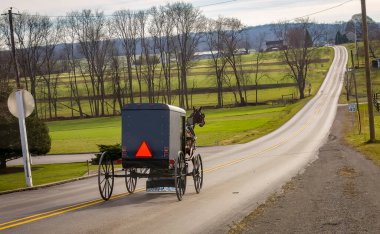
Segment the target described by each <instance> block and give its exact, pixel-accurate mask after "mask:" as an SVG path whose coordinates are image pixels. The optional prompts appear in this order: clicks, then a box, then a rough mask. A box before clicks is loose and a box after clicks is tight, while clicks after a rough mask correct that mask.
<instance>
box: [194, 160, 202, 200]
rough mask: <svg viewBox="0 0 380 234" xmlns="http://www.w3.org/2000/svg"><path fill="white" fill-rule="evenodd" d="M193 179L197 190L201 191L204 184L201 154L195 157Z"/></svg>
mask: <svg viewBox="0 0 380 234" xmlns="http://www.w3.org/2000/svg"><path fill="white" fill-rule="evenodd" d="M193 179H194V187H195V191H196V192H197V193H199V192H200V191H201V189H202V185H203V163H202V158H201V156H200V155H199V154H198V155H197V156H196V157H195V160H194V170H193Z"/></svg>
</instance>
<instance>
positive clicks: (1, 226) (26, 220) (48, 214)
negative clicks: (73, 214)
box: [0, 188, 145, 231]
mask: <svg viewBox="0 0 380 234" xmlns="http://www.w3.org/2000/svg"><path fill="white" fill-rule="evenodd" d="M144 190H145V189H143V188H139V189H136V191H135V192H136V193H138V192H142V191H144ZM128 195H129V194H128V193H121V194H117V195H115V196H113V197H111V198H110V200H114V199H117V198H121V197H126V196H128ZM102 202H104V200H103V199H96V200H92V201H88V202H82V203H79V204H76V205H71V206H66V207H63V208H59V209H56V210H51V211H47V212H42V213H38V214H34V215H30V216H25V217H23V218H20V219H15V220H12V221H9V222H5V223H1V224H0V231H1V230H5V229H8V228H11V227H15V226H19V225H22V224H27V223H31V222H34V221H37V220H40V219H45V218H49V217H52V216H56V215H59V214H64V213H67V212H69V211H74V210H78V209H82V208H85V207H88V206H92V205H95V204H99V203H102Z"/></svg>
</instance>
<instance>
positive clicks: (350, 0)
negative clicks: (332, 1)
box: [293, 0, 354, 20]
mask: <svg viewBox="0 0 380 234" xmlns="http://www.w3.org/2000/svg"><path fill="white" fill-rule="evenodd" d="M352 1H354V0H348V1H345V2H342V3H339V4H338V5H335V6H332V7H329V8H326V9H323V10H320V11H316V12H313V13H310V14H307V15H304V16H300V17H296V18H294V19H293V20H297V19H302V18H306V17H309V16H312V15H316V14H319V13H322V12H325V11H329V10H332V9H335V8H338V7H341V6H343V5H345V4H347V3H349V2H352Z"/></svg>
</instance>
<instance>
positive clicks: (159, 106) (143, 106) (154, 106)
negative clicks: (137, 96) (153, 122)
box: [122, 103, 186, 115]
mask: <svg viewBox="0 0 380 234" xmlns="http://www.w3.org/2000/svg"><path fill="white" fill-rule="evenodd" d="M122 110H170V111H174V112H178V113H181V114H184V115H186V111H185V110H184V109H182V108H179V107H176V106H172V105H168V104H163V103H131V104H127V105H125V106H123V108H122Z"/></svg>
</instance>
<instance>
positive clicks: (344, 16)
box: [0, 0, 380, 26]
mask: <svg viewBox="0 0 380 234" xmlns="http://www.w3.org/2000/svg"><path fill="white" fill-rule="evenodd" d="M176 1H178V0H174V1H173V0H165V1H159V0H1V1H0V12H6V11H7V10H8V9H9V7H13V8H14V12H24V11H27V12H28V13H31V14H35V13H38V14H41V15H48V16H62V15H65V14H66V13H67V12H70V11H74V10H82V9H93V10H101V11H104V13H105V14H106V15H111V14H112V13H113V12H114V11H116V10H120V9H130V10H142V9H147V8H149V7H152V6H159V5H165V4H166V3H170V2H176ZM184 2H190V3H192V4H193V5H194V6H196V7H199V8H200V9H201V11H202V12H203V14H204V15H205V16H206V17H209V18H214V19H215V18H217V17H218V16H225V17H235V18H238V19H240V20H241V21H242V22H243V23H244V24H245V25H247V26H255V25H263V24H269V23H274V22H277V21H279V20H292V19H294V18H297V17H302V16H305V15H309V14H313V13H315V12H319V11H323V10H325V9H328V8H332V7H335V6H337V5H339V4H342V3H344V4H343V5H342V6H339V7H337V8H334V9H331V10H327V11H324V12H321V13H318V14H314V15H311V16H310V18H311V19H312V20H314V21H316V22H319V23H333V22H336V21H348V20H349V19H350V18H351V16H352V15H353V14H357V13H360V12H361V6H360V0H351V1H350V0H302V1H301V0H184ZM366 2H367V15H368V16H370V17H371V18H372V19H374V20H375V21H377V22H380V0H366ZM218 3H221V4H218Z"/></svg>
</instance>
